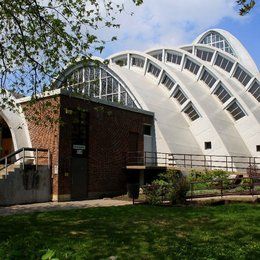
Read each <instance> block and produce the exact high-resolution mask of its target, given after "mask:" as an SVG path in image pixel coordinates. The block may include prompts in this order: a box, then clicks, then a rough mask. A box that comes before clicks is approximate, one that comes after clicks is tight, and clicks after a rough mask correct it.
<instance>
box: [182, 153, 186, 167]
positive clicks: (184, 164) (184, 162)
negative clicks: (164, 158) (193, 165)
mask: <svg viewBox="0 0 260 260" xmlns="http://www.w3.org/2000/svg"><path fill="white" fill-rule="evenodd" d="M183 156H184V159H183V166H184V168H186V157H185V154H184V155H183Z"/></svg>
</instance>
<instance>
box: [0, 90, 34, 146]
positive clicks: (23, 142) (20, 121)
mask: <svg viewBox="0 0 260 260" xmlns="http://www.w3.org/2000/svg"><path fill="white" fill-rule="evenodd" d="M8 95H9V98H11V99H12V100H13V101H14V102H15V103H16V102H17V99H15V97H13V96H11V95H10V94H8ZM4 97H6V95H0V100H1V99H3V98H4ZM18 111H19V112H18ZM0 116H1V117H2V118H3V119H4V120H5V122H6V123H7V125H8V127H9V128H10V131H11V135H12V141H13V145H14V150H18V149H20V148H23V147H32V143H31V139H30V134H29V130H28V125H27V122H26V120H25V117H24V114H23V113H22V110H21V109H20V108H17V111H14V110H10V109H8V108H6V109H2V110H0Z"/></svg>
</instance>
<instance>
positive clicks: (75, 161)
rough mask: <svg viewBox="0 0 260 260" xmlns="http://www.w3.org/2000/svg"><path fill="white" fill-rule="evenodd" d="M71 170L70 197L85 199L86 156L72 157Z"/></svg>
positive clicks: (86, 191) (86, 193) (86, 192)
mask: <svg viewBox="0 0 260 260" xmlns="http://www.w3.org/2000/svg"><path fill="white" fill-rule="evenodd" d="M71 172H72V176H71V198H72V199H85V198H86V197H87V195H88V190H87V181H88V180H87V173H88V172H87V160H86V158H72V160H71Z"/></svg>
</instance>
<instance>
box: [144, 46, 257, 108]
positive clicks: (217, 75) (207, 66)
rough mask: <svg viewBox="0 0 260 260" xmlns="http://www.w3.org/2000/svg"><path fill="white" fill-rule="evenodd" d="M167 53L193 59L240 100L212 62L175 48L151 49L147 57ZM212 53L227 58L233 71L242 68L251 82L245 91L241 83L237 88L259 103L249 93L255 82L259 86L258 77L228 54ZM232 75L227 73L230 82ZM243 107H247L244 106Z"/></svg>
mask: <svg viewBox="0 0 260 260" xmlns="http://www.w3.org/2000/svg"><path fill="white" fill-rule="evenodd" d="M197 46H199V47H200V46H202V47H203V48H204V46H203V45H195V47H197ZM213 48H214V47H213ZM205 49H209V50H211V49H212V47H209V46H205ZM169 51H172V52H174V53H176V54H179V55H182V58H183V57H191V59H193V60H194V61H195V62H196V63H197V64H198V65H199V66H204V67H205V69H206V70H208V71H209V72H210V73H211V74H212V75H215V78H216V79H218V80H220V81H221V82H222V83H223V84H225V86H226V88H228V90H229V91H230V92H231V93H232V95H233V96H236V98H237V99H238V100H240V99H241V98H240V97H239V96H238V95H237V93H236V92H234V91H233V90H232V87H231V86H230V84H229V83H228V82H227V81H226V80H225V79H224V78H223V75H222V73H220V72H219V70H215V69H214V67H215V66H216V65H215V63H212V62H210V63H209V62H207V61H204V60H202V59H201V58H199V57H197V55H195V54H194V53H190V52H187V51H185V50H183V49H176V48H167V49H151V50H150V51H149V55H152V54H153V53H158V52H161V53H163V52H164V53H167V52H169ZM212 51H214V52H215V55H216V56H217V55H218V53H220V54H221V56H223V57H225V58H227V59H228V60H229V61H232V62H233V65H232V68H233V67H234V68H235V69H237V68H238V67H239V68H242V69H243V70H244V71H245V72H246V73H247V74H248V76H250V77H251V80H249V82H248V84H249V85H248V84H247V88H246V89H245V85H242V83H241V82H240V83H239V84H238V86H239V89H240V90H241V91H246V93H247V94H248V95H250V96H253V97H252V98H253V100H254V101H255V102H257V103H258V102H259V101H258V99H259V98H257V97H256V95H253V94H252V93H251V92H252V91H250V90H251V89H252V87H253V84H254V83H255V82H257V83H258V85H259V84H260V83H259V76H258V75H255V74H252V73H251V72H248V69H246V68H245V66H244V65H241V63H240V62H239V60H238V59H237V58H235V57H234V56H231V55H230V54H228V53H225V52H223V51H221V50H220V49H216V48H214V49H213V50H212ZM211 60H212V61H213V62H216V61H214V60H213V58H212V59H211ZM162 62H165V63H166V62H167V63H168V61H166V58H164V59H163V60H162ZM169 64H171V63H169ZM211 65H213V66H214V67H213V66H211ZM174 67H176V64H174ZM177 67H178V68H179V69H180V70H182V69H183V65H182V64H177ZM234 74H235V70H234V71H233V75H231V74H229V73H228V77H230V78H232V80H233V78H234ZM199 79H200V78H199ZM257 79H258V81H257ZM245 107H247V106H246V105H245ZM246 110H247V111H250V109H248V108H247V109H246ZM249 113H250V112H249Z"/></svg>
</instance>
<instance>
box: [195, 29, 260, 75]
mask: <svg viewBox="0 0 260 260" xmlns="http://www.w3.org/2000/svg"><path fill="white" fill-rule="evenodd" d="M211 33H217V34H219V35H221V36H222V37H223V39H225V40H226V41H227V43H228V44H229V45H230V46H231V48H232V50H233V51H234V54H235V55H234V56H236V57H237V58H238V59H239V60H240V61H242V63H244V64H245V65H246V66H247V67H248V68H249V69H250V70H253V71H254V73H258V72H259V70H258V68H257V66H256V64H255V62H254V60H253V59H252V57H251V55H250V54H249V53H248V51H247V50H246V48H245V47H244V46H243V45H242V43H241V42H240V41H239V40H238V39H237V38H236V37H235V36H233V35H232V34H231V33H229V32H228V31H225V30H223V29H210V30H208V31H206V32H204V33H202V34H201V35H199V36H198V37H197V38H196V39H195V40H194V41H193V44H201V43H202V42H203V40H204V39H205V37H207V36H208V35H209V34H211Z"/></svg>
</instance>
